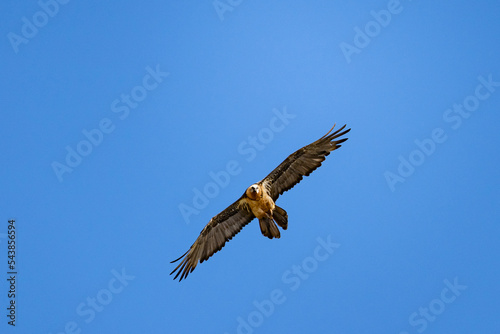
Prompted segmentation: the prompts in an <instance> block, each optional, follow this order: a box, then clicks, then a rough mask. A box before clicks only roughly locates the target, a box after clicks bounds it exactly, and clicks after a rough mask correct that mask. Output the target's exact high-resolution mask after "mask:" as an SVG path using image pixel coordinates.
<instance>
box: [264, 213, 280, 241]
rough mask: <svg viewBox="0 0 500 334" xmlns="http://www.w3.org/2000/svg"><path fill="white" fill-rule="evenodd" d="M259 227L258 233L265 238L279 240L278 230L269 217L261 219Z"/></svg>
mask: <svg viewBox="0 0 500 334" xmlns="http://www.w3.org/2000/svg"><path fill="white" fill-rule="evenodd" d="M259 225H260V231H261V232H262V235H264V236H265V237H268V238H269V239H272V238H279V237H280V236H281V235H280V231H279V230H278V227H277V226H276V224H275V223H274V221H273V220H272V218H269V217H263V218H260V219H259Z"/></svg>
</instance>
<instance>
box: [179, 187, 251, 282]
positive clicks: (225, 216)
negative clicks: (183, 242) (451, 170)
mask: <svg viewBox="0 0 500 334" xmlns="http://www.w3.org/2000/svg"><path fill="white" fill-rule="evenodd" d="M254 218H255V216H254V215H253V213H252V212H251V210H250V208H249V207H248V204H246V202H245V196H244V195H243V196H242V197H240V199H239V200H237V201H236V202H234V203H233V204H231V205H230V206H228V207H227V208H226V209H225V210H224V211H222V212H221V213H219V214H218V215H216V216H215V217H213V218H212V219H210V222H209V223H208V224H207V225H206V226H205V227H204V228H203V230H202V231H201V233H200V235H199V236H198V238H197V239H196V241H195V242H194V244H193V245H192V246H191V248H189V250H188V251H187V252H186V253H184V255H182V256H181V257H180V258H178V259H177V260H174V261H172V262H171V263H174V262H177V261H179V260H180V259H182V258H184V259H183V260H182V261H181V263H179V265H178V266H177V267H175V269H174V270H173V271H172V272H171V273H170V275H172V274H173V273H174V272H176V271H177V274H176V275H175V277H174V279H177V277H178V276H179V275H181V276H180V278H179V281H182V279H183V278H186V277H187V275H189V273H191V272H192V271H193V270H194V268H196V265H197V264H198V262H199V263H201V262H203V261H205V260H207V259H208V258H209V257H211V256H212V255H213V254H214V253H216V252H218V251H219V250H221V249H222V247H224V245H225V243H226V242H227V241H229V240H231V239H232V238H233V237H234V236H235V235H236V234H237V233H238V232H239V231H241V229H242V228H243V226H245V225H247V224H248V223H250V221H251V220H252V219H254Z"/></svg>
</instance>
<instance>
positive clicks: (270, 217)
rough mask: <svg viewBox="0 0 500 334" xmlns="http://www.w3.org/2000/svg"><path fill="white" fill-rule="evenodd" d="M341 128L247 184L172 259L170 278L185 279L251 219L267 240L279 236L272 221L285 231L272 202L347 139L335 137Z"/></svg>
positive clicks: (284, 218) (285, 224)
mask: <svg viewBox="0 0 500 334" xmlns="http://www.w3.org/2000/svg"><path fill="white" fill-rule="evenodd" d="M334 127H335V126H334ZM344 128H345V125H344V126H343V127H342V128H340V129H339V130H337V131H336V132H334V133H332V134H330V132H331V131H332V130H333V128H332V129H331V130H330V131H328V133H327V134H326V135H324V136H323V137H321V138H320V139H318V140H317V141H315V142H313V143H312V144H309V145H307V146H304V147H303V148H301V149H299V150H297V151H296V152H294V153H293V154H291V155H290V156H289V157H288V158H286V159H285V161H283V162H282V163H281V164H280V165H279V166H278V167H276V168H275V169H274V170H273V171H272V172H271V173H270V174H269V175H268V176H266V177H265V178H264V179H263V180H261V181H260V182H257V183H255V184H252V185H251V186H250V187H248V188H247V189H246V190H245V192H244V193H243V195H242V196H241V197H240V198H239V199H238V200H237V201H236V202H234V203H233V204H231V205H230V206H229V207H227V208H226V209H225V210H224V211H222V212H221V213H219V214H218V215H216V216H214V217H213V218H212V219H211V220H210V222H209V223H208V224H207V225H206V226H205V227H204V228H203V230H202V231H201V233H200V235H199V237H198V238H197V239H196V241H195V242H194V244H193V245H192V246H191V248H189V250H188V251H187V252H186V253H184V255H182V256H181V257H180V258H178V259H177V260H174V261H172V262H176V261H178V260H180V259H182V258H183V260H182V261H181V263H179V265H177V267H176V268H175V269H174V270H173V271H172V272H171V274H173V273H174V272H176V271H177V274H176V275H175V277H174V279H176V278H177V277H178V276H179V275H181V276H180V278H179V280H182V279H183V278H186V277H187V275H188V274H189V273H190V272H192V271H193V270H194V268H196V266H197V264H198V262H200V263H201V262H203V261H205V260H207V259H208V258H209V257H210V256H212V255H213V254H214V253H216V252H218V251H219V250H220V249H221V248H222V247H223V246H224V245H225V243H226V242H227V241H229V240H231V239H232V237H233V236H234V235H236V234H237V233H238V232H239V231H240V230H241V229H242V228H243V227H244V226H245V225H247V224H248V223H249V222H250V221H252V220H253V219H254V218H257V219H259V225H260V230H261V232H262V234H263V235H264V236H266V237H268V238H269V239H273V238H280V232H279V229H278V227H277V226H276V224H278V225H279V226H280V227H281V228H282V229H284V230H286V229H287V228H288V214H287V213H286V211H285V210H284V209H282V208H280V207H279V206H277V205H276V203H275V202H276V200H277V199H278V197H279V196H280V195H281V194H283V193H284V192H285V191H287V190H289V189H291V188H292V187H293V186H294V185H296V184H297V183H299V182H300V180H302V178H303V176H308V175H309V174H310V173H311V172H312V171H314V170H315V169H316V168H318V167H319V166H321V163H322V162H323V161H324V160H325V157H326V156H327V155H329V154H330V152H331V151H333V150H335V149H337V148H339V147H340V146H341V145H340V144H341V143H343V142H344V141H346V140H347V138H343V139H338V140H336V139H337V138H338V137H340V136H342V135H344V134H346V133H347V132H349V131H350V129H348V130H344V131H342V130H343V129H344ZM275 223H276V224H275Z"/></svg>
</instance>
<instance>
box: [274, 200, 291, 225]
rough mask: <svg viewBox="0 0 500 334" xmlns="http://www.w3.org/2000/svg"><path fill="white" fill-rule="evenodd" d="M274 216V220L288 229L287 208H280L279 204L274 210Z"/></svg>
mask: <svg viewBox="0 0 500 334" xmlns="http://www.w3.org/2000/svg"><path fill="white" fill-rule="evenodd" d="M273 218H274V221H275V222H276V223H277V224H278V225H279V227H281V228H282V229H284V230H286V229H287V228H288V214H287V213H286V211H285V210H283V209H282V208H280V207H279V206H277V205H276V206H275V207H274V210H273Z"/></svg>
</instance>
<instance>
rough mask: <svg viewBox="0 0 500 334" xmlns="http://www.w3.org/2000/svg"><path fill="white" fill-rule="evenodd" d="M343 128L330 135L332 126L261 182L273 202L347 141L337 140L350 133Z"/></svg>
mask: <svg viewBox="0 0 500 334" xmlns="http://www.w3.org/2000/svg"><path fill="white" fill-rule="evenodd" d="M345 127H346V126H345V125H344V126H343V127H341V128H340V129H338V130H337V131H335V132H333V133H330V132H332V130H333V129H334V128H335V125H334V126H333V128H331V129H330V131H328V133H327V134H326V135H324V136H323V137H321V138H320V139H318V140H316V141H315V142H314V143H311V144H309V145H307V146H304V147H302V148H301V149H299V150H297V151H296V152H294V153H292V154H291V155H290V156H288V158H286V159H285V161H283V162H282V163H281V164H280V165H279V166H278V167H276V168H275V169H274V170H273V171H272V172H271V173H270V174H269V175H268V176H266V177H265V178H264V179H263V180H262V181H261V182H262V183H263V184H265V185H266V188H267V189H268V191H269V192H270V196H271V198H272V199H273V201H276V200H277V199H278V197H279V196H280V195H281V194H283V193H284V192H285V191H287V190H290V189H291V188H293V186H295V185H296V184H297V183H299V182H300V180H302V177H304V176H308V175H309V174H311V173H312V172H313V171H314V170H315V169H316V168H318V167H319V166H321V163H322V162H323V161H324V160H325V157H326V156H327V155H329V154H330V152H331V151H333V150H336V149H337V148H339V147H340V146H341V145H340V144H341V143H343V142H344V141H346V140H347V138H342V139H338V138H339V137H341V136H343V135H345V134H346V133H348V132H349V131H351V129H347V130H344V128H345Z"/></svg>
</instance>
